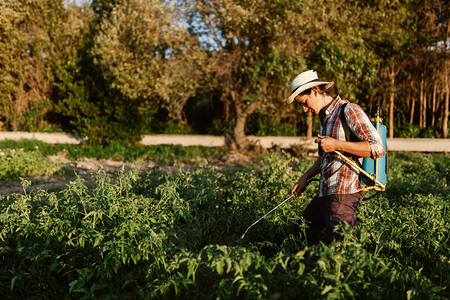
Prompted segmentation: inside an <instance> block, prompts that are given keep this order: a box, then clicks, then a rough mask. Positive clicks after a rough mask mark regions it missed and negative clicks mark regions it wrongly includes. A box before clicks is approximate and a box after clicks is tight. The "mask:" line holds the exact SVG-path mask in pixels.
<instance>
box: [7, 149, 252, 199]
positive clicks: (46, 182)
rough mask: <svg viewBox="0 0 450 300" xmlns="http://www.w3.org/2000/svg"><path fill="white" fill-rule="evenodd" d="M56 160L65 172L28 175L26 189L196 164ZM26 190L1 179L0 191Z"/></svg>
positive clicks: (232, 161) (231, 157) (233, 162)
mask: <svg viewBox="0 0 450 300" xmlns="http://www.w3.org/2000/svg"><path fill="white" fill-rule="evenodd" d="M48 158H49V159H51V160H53V161H59V162H60V163H61V164H62V172H61V173H62V174H63V175H58V176H52V177H35V178H25V179H26V180H28V181H30V182H31V186H30V187H28V188H27V189H26V190H27V191H31V190H34V189H37V188H40V189H43V190H62V189H64V188H65V187H66V186H67V185H69V184H70V183H71V182H72V181H74V180H75V179H76V178H77V176H81V177H82V178H83V179H84V180H85V183H86V184H87V185H90V184H93V178H92V174H93V173H96V172H98V171H100V170H102V171H104V172H106V173H108V174H116V173H117V172H119V171H121V170H124V171H125V172H126V171H130V170H132V169H139V170H141V171H145V170H150V169H154V168H157V169H158V170H161V171H163V172H167V173H175V172H177V171H178V170H179V169H180V168H183V169H187V170H192V169H194V168H195V167H194V166H190V165H185V164H180V165H177V166H163V165H158V164H157V163H155V162H152V161H143V160H142V161H136V162H133V163H129V162H120V161H113V160H103V159H100V160H99V159H92V158H83V159H78V160H75V161H73V160H69V159H67V158H66V156H65V155H57V156H48ZM252 162H254V160H253V158H251V157H250V156H246V155H243V154H240V153H234V154H228V155H227V156H225V157H222V158H220V159H215V160H214V161H210V163H212V164H214V165H217V166H218V167H219V168H230V167H231V168H242V167H243V166H245V165H247V164H249V163H252ZM11 193H24V189H23V186H22V182H21V180H0V194H3V195H5V194H11Z"/></svg>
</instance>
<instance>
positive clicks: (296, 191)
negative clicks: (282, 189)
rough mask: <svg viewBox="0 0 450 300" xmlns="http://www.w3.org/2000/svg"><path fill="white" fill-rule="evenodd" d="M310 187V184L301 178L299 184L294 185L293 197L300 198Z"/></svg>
mask: <svg viewBox="0 0 450 300" xmlns="http://www.w3.org/2000/svg"><path fill="white" fill-rule="evenodd" d="M307 186H308V183H307V182H306V181H305V180H302V178H300V179H299V180H298V181H297V183H296V184H295V185H294V187H293V188H292V191H291V195H293V196H294V198H295V197H297V196H299V195H300V194H301V193H303V192H304V191H305V190H306V187H307Z"/></svg>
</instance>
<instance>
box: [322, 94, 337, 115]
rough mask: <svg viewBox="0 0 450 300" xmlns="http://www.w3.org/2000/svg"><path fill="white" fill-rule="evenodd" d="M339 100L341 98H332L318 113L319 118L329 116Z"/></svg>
mask: <svg viewBox="0 0 450 300" xmlns="http://www.w3.org/2000/svg"><path fill="white" fill-rule="evenodd" d="M340 100H341V97H339V95H338V96H336V97H334V99H333V100H331V101H330V103H328V104H327V105H326V106H324V107H323V108H322V109H321V110H320V112H319V117H320V118H321V119H323V118H325V117H326V116H328V115H329V114H331V112H332V111H333V110H334V109H335V108H336V106H337V105H338V103H339V101H340Z"/></svg>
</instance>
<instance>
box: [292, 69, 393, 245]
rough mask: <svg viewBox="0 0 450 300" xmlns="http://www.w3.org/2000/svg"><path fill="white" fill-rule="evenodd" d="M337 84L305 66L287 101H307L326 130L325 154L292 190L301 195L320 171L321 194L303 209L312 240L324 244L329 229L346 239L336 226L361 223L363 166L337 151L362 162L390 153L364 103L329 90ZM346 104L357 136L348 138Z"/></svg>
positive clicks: (333, 236) (332, 234)
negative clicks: (322, 235) (322, 237)
mask: <svg viewBox="0 0 450 300" xmlns="http://www.w3.org/2000/svg"><path fill="white" fill-rule="evenodd" d="M332 85H333V82H326V81H321V80H319V78H318V76H317V73H316V72H314V71H305V72H303V73H301V74H300V75H298V76H297V77H296V78H295V79H294V80H293V81H292V84H291V88H292V95H291V96H290V97H289V99H288V100H287V103H292V102H294V101H295V102H297V103H299V104H301V105H302V106H303V110H304V112H308V111H311V112H312V113H314V114H315V115H316V116H318V117H319V118H320V135H319V137H318V138H317V139H316V140H315V142H316V143H317V144H319V158H318V159H317V160H316V161H315V162H314V164H313V165H312V167H311V168H309V169H308V170H307V171H306V172H305V173H304V174H303V175H302V176H301V177H300V179H299V180H298V181H297V183H296V184H295V185H294V187H293V188H292V191H291V193H292V194H293V195H294V197H295V196H296V195H299V194H300V193H302V192H303V191H304V190H305V189H306V185H307V181H308V180H309V179H311V178H313V177H314V176H316V175H317V174H319V173H320V176H321V177H320V184H319V191H318V194H317V195H316V196H315V197H314V198H313V199H312V200H311V202H310V203H309V204H308V206H307V207H306V209H305V211H304V212H303V214H302V217H303V218H304V219H305V220H306V221H307V222H308V223H309V227H308V228H307V230H306V240H307V244H308V245H313V244H316V243H318V242H319V233H320V232H321V231H323V230H325V242H326V243H330V242H331V241H332V240H333V239H337V240H342V238H343V237H342V236H341V235H340V234H339V233H338V232H335V227H336V226H338V225H345V224H348V225H349V226H350V228H351V229H353V227H354V226H355V225H356V211H357V209H358V208H359V206H360V205H361V201H362V185H361V184H360V182H359V180H358V178H359V171H358V170H357V169H356V168H354V167H352V166H351V165H349V164H348V163H346V162H345V161H344V160H343V159H342V158H340V157H339V156H338V155H337V154H336V153H335V152H334V151H340V152H342V153H343V154H345V155H346V156H347V157H348V158H349V159H351V160H353V161H355V162H356V163H357V164H358V165H361V162H360V159H359V158H360V157H372V158H373V159H376V158H379V157H381V156H383V155H384V154H385V153H386V150H385V149H384V146H383V143H382V140H381V137H380V135H379V134H378V132H377V130H376V129H375V128H374V126H373V125H372V123H371V122H370V120H369V118H368V116H367V115H366V114H365V113H364V111H363V110H362V109H361V107H359V106H358V105H356V104H353V103H350V102H348V101H346V100H342V99H341V98H340V97H339V96H336V97H334V98H333V97H331V96H330V95H329V94H328V93H327V92H326V90H327V89H329V88H330V87H331V86H332ZM346 103H348V104H347V105H345V107H344V114H345V118H346V121H347V124H348V128H349V129H350V131H351V132H352V133H353V136H354V137H356V139H355V141H349V140H346V134H345V129H344V126H345V125H343V123H342V122H341V119H340V118H341V109H342V108H343V105H344V104H346Z"/></svg>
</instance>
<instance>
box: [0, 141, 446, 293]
mask: <svg viewBox="0 0 450 300" xmlns="http://www.w3.org/2000/svg"><path fill="white" fill-rule="evenodd" d="M0 146H1V147H0V148H2V151H3V153H4V155H0V163H2V166H3V165H5V166H7V165H8V160H7V159H6V157H7V156H8V155H9V156H10V157H12V155H13V154H11V150H12V149H11V147H13V146H17V144H15V145H9V146H8V147H9V148H8V149H6V148H7V147H6V146H5V145H0ZM22 147H24V148H22V149H23V150H22V151H23V152H25V153H28V152H30V153H31V152H34V155H38V154H39V153H41V154H40V155H43V156H45V155H44V154H46V153H48V151H56V150H54V149H53V150H52V149H50V148H49V149H47V150H45V149H44V148H45V146H44V145H39V149H37V148H35V147H36V145H35V144H30V145H28V146H26V145H22ZM161 149H163V148H161ZM173 149H174V148H167V149H165V150H162V151H161V153H163V154H164V155H165V156H166V157H170V155H171V154H169V152H170V151H172V150H173ZM72 150H73V149H72ZM72 150H71V151H72ZM178 150H180V149H178ZM178 150H177V151H178ZM6 151H9V152H8V153H7V152H6ZM15 151H16V153H17V151H19V152H20V149H15ZM41 151H42V152H41ZM46 151H47V152H46ZM58 151H59V150H58ZM82 151H87V150H82V149H78V151H74V152H77V153H78V152H82ZM146 151H147V152H145V151H144V152H145V153H146V154H145V156H146V159H150V158H151V155H152V154H151V153H150V151H154V150H149V149H147V150H146ZM183 151H185V152H179V153H184V154H182V155H181V156H178V157H184V158H183V159H185V158H186V157H190V155H191V154H188V153H192V152H189V151H190V150H183ZM202 151H204V150H199V149H196V150H195V153H197V154H196V155H204V156H208V155H216V156H220V155H222V154H223V152H221V151H219V150H214V151H216V152H208V153H206V152H202ZM207 151H213V150H207ZM38 152H39V153H38ZM69 152H70V151H69ZM118 152H119V151H116V152H115V153H118ZM155 153H156V152H155ZM164 155H163V156H164ZM194 156H195V155H194ZM194 156H192V161H197V162H199V163H197V164H196V167H195V168H192V170H186V169H182V168H180V169H179V171H178V172H176V173H167V172H163V171H162V170H161V169H159V168H153V169H148V170H145V171H139V170H132V171H130V172H119V173H117V174H114V175H111V174H107V173H105V172H102V171H100V172H97V173H95V174H92V176H93V177H94V179H95V183H94V184H93V185H87V184H86V182H84V179H83V178H81V177H78V178H77V179H75V180H73V182H72V183H71V184H69V185H67V186H66V187H64V188H63V189H61V190H58V191H47V190H43V189H34V190H32V191H30V190H29V184H30V181H29V180H22V184H23V190H24V192H23V193H12V194H7V195H2V196H0V259H1V264H0V298H3V299H8V298H9V299H30V298H35V299H63V298H69V299H70V298H76V299H92V298H101V299H103V298H108V299H111V298H119V299H139V298H144V299H177V298H185V299H237V298H238V299H255V298H262V299H293V298H295V299H381V298H389V299H450V240H449V238H450V207H449V200H450V199H449V194H450V193H449V187H448V183H449V179H450V174H449V168H448V166H449V165H450V158H449V156H448V155H437V154H436V155H424V154H404V153H390V160H389V174H388V189H387V191H386V192H383V193H381V194H380V195H379V196H377V197H375V198H373V199H371V200H368V201H366V202H364V204H363V205H362V207H361V209H360V210H359V212H358V220H359V224H358V226H357V227H356V229H355V230H354V231H352V232H349V231H347V230H345V229H344V231H345V235H346V240H345V241H343V242H339V243H336V242H334V243H332V244H330V245H328V246H327V245H324V244H319V245H316V246H312V247H307V246H306V245H305V243H304V241H303V240H302V239H300V238H298V237H296V236H294V235H292V234H291V232H292V229H293V222H294V221H295V220H297V219H298V216H299V214H300V212H301V211H302V210H303V208H304V207H305V205H306V204H307V202H308V200H310V199H311V198H312V197H313V195H314V193H315V190H316V188H317V184H311V186H310V187H309V188H308V189H307V191H306V192H305V193H304V194H303V195H302V196H301V197H298V198H296V199H293V200H292V201H289V202H287V203H285V204H284V205H283V206H281V207H280V208H279V209H277V210H276V211H275V212H273V213H272V214H270V215H269V216H267V217H266V218H265V219H263V220H262V221H260V222H259V223H258V224H257V225H255V226H254V227H252V228H251V229H250V230H249V232H248V233H247V235H246V236H245V238H244V239H243V240H240V236H241V235H242V233H243V232H244V231H245V229H246V228H247V227H248V226H249V225H250V224H251V223H253V222H254V221H255V220H256V219H258V218H259V217H261V216H262V215H264V213H266V212H267V211H269V210H270V209H271V208H273V207H274V206H275V205H276V204H278V203H280V202H281V201H282V200H284V199H285V198H286V197H287V196H288V193H289V190H290V188H291V187H292V184H293V183H294V181H295V180H296V179H297V177H298V176H299V174H300V172H304V171H305V170H306V169H307V168H308V167H309V166H310V165H311V164H312V161H311V160H309V159H307V158H304V157H298V158H295V157H293V156H291V155H289V154H286V153H281V154H280V153H275V154H267V155H262V156H260V157H259V159H257V160H255V162H254V163H252V164H249V165H247V166H246V167H241V168H218V167H217V166H216V165H214V164H212V163H209V162H208V161H207V160H201V159H198V157H197V159H194V158H193V157H194ZM141 157H142V156H140V155H138V157H137V156H135V157H134V158H135V159H137V158H141ZM174 157H176V156H174ZM122 159H124V156H122ZM37 160H39V159H37ZM41 160H43V161H45V159H41ZM179 160H180V159H178V158H177V159H175V158H174V160H173V161H179ZM5 168H6V167H5ZM44 169H45V168H44ZM21 172H23V171H21ZM17 174H19V173H17ZM5 176H6V175H5ZM23 176H26V175H23V174H22V175H21V174H19V175H14V176H12V177H23ZM12 177H11V176H10V177H8V176H6V177H2V178H12Z"/></svg>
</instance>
